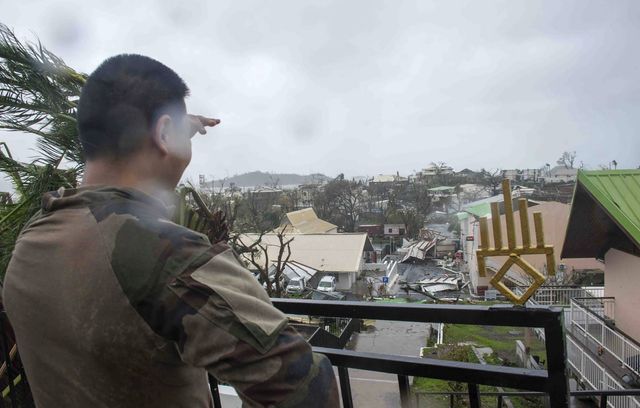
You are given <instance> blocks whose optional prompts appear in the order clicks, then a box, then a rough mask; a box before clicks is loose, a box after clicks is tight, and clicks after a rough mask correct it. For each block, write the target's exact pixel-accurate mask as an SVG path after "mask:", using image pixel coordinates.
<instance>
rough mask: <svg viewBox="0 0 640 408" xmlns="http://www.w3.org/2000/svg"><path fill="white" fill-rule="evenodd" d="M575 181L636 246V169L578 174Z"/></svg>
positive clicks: (639, 173)
mask: <svg viewBox="0 0 640 408" xmlns="http://www.w3.org/2000/svg"><path fill="white" fill-rule="evenodd" d="M578 182H579V183H581V184H582V185H583V186H584V187H585V188H586V189H587V190H588V191H589V192H590V193H591V195H592V196H593V198H595V199H596V200H597V201H598V202H599V203H600V205H602V206H603V207H604V209H605V210H606V211H607V212H608V213H609V216H611V217H612V218H613V219H614V221H615V222H616V223H617V224H618V225H619V226H620V227H621V228H623V229H624V230H625V232H626V233H627V234H628V235H630V237H631V238H633V240H635V241H636V243H637V244H639V245H640V170H604V171H580V172H579V173H578Z"/></svg>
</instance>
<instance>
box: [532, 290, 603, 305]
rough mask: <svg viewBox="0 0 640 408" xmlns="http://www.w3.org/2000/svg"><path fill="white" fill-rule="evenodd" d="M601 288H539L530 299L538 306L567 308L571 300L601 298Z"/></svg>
mask: <svg viewBox="0 0 640 408" xmlns="http://www.w3.org/2000/svg"><path fill="white" fill-rule="evenodd" d="M602 296H604V288H603V287H577V286H541V287H540V288H539V289H538V290H537V291H536V293H534V295H533V296H532V297H531V299H532V300H534V301H535V302H536V304H538V305H543V306H547V305H553V306H569V305H570V304H571V299H574V298H588V297H602Z"/></svg>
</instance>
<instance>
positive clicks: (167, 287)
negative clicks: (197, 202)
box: [4, 187, 339, 408]
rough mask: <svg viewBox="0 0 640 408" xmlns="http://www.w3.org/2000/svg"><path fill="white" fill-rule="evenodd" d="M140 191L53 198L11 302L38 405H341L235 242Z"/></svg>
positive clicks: (19, 268) (24, 238) (327, 370)
mask: <svg viewBox="0 0 640 408" xmlns="http://www.w3.org/2000/svg"><path fill="white" fill-rule="evenodd" d="M168 216H169V214H168V211H167V208H166V207H165V206H164V205H162V203H161V202H160V201H158V200H156V199H155V198H152V197H150V196H147V195H145V194H143V193H141V192H139V191H136V190H133V189H116V188H109V187H101V188H82V189H78V190H60V191H58V192H53V193H48V194H45V196H44V198H43V207H42V210H41V211H40V212H39V213H38V214H37V215H36V216H35V217H34V218H33V219H32V220H31V221H30V223H29V224H28V226H27V227H26V228H25V229H24V231H23V232H22V234H21V235H20V237H19V239H18V242H17V244H16V248H15V251H14V254H13V257H12V259H11V263H10V264H9V268H8V271H7V275H6V278H5V287H4V300H5V306H6V309H7V313H8V315H9V318H10V320H11V322H12V324H13V326H14V328H15V332H16V336H17V341H18V346H19V348H20V353H21V356H22V359H23V362H24V366H25V368H26V373H27V377H28V379H29V382H30V384H31V387H32V390H33V393H34V397H35V400H36V403H37V405H38V407H40V408H49V407H54V408H58V407H74V408H75V407H78V408H88V407H136V408H141V407H154V408H157V407H189V408H193V407H196V408H199V407H211V406H212V400H211V395H210V392H209V388H208V382H207V375H206V374H207V371H208V372H209V373H211V374H212V375H214V376H215V377H216V378H218V379H219V380H220V381H224V382H227V383H229V384H232V385H233V386H234V387H235V389H236V390H237V391H238V394H239V395H240V397H241V398H242V400H243V402H244V404H245V406H250V407H258V406H278V407H279V406H282V407H289V406H305V407H333V406H339V402H338V391H337V385H336V382H335V376H334V373H333V369H332V367H331V364H330V363H329V361H328V360H327V358H326V357H324V356H322V355H319V354H314V353H312V352H311V349H310V346H309V344H308V343H307V342H305V341H304V339H303V338H302V337H301V336H300V335H299V334H298V333H297V332H296V331H295V330H294V329H293V328H291V327H290V326H289V325H288V323H287V319H286V317H285V316H284V315H283V314H282V313H281V312H280V311H278V310H277V309H275V308H274V307H273V306H272V305H271V302H270V300H269V298H268V296H267V294H266V293H265V291H264V290H263V289H262V287H261V286H260V285H259V284H258V282H257V281H256V279H255V278H254V277H253V276H252V275H251V273H250V272H248V271H247V270H246V269H245V268H244V267H242V266H241V265H240V264H239V263H238V261H237V260H236V258H235V256H234V254H233V252H232V251H231V249H230V248H229V247H228V246H227V245H226V244H223V243H218V244H215V245H211V244H210V243H209V241H208V240H207V238H206V237H205V236H203V235H201V234H198V233H196V232H194V231H192V230H189V229H186V228H183V227H181V226H178V225H176V224H174V223H172V222H170V221H168Z"/></svg>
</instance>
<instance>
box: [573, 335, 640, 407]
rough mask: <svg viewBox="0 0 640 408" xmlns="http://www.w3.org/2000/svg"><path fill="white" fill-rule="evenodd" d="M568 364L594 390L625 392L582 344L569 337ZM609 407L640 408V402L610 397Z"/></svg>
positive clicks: (620, 397)
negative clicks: (586, 351) (585, 350)
mask: <svg viewBox="0 0 640 408" xmlns="http://www.w3.org/2000/svg"><path fill="white" fill-rule="evenodd" d="M567 362H568V363H569V366H571V367H572V368H573V370H574V371H575V372H577V373H579V374H580V378H579V380H580V381H581V382H582V383H583V384H584V385H586V386H588V388H591V389H594V390H623V389H624V388H625V387H623V386H622V384H620V383H619V382H618V381H616V380H615V379H614V378H613V377H612V376H611V375H609V373H607V370H606V369H605V368H604V367H603V366H601V365H600V364H599V363H598V362H597V361H595V360H594V359H593V358H592V357H591V356H590V355H589V354H587V353H585V352H584V350H583V349H582V347H581V346H580V344H578V343H576V342H575V341H574V340H573V339H572V338H571V337H567ZM607 406H608V407H611V408H640V402H638V400H636V398H634V397H624V396H617V397H613V396H611V397H608V399H607Z"/></svg>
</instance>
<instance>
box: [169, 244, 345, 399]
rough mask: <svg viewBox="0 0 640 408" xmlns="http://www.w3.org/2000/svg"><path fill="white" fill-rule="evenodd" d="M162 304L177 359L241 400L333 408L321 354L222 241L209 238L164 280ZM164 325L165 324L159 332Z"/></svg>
mask: <svg viewBox="0 0 640 408" xmlns="http://www.w3.org/2000/svg"><path fill="white" fill-rule="evenodd" d="M169 289H170V291H171V292H172V293H173V294H174V295H175V296H174V298H173V299H174V300H173V301H174V302H175V304H173V305H165V307H166V308H165V311H166V312H168V313H169V314H170V315H171V316H170V317H169V318H168V319H166V320H165V321H167V322H174V323H173V327H171V328H165V330H163V331H165V332H167V331H172V332H173V333H175V335H176V338H177V339H178V346H179V349H180V353H181V356H182V358H183V360H184V361H185V362H187V363H189V364H191V365H194V366H200V367H204V368H206V369H207V370H208V371H209V372H210V373H211V374H212V375H213V376H215V377H216V378H217V379H219V380H220V381H223V382H227V383H229V384H231V385H233V386H234V388H235V389H236V390H237V391H238V394H239V395H240V397H241V398H242V400H243V401H244V403H245V404H246V405H247V406H251V407H253V406H256V407H258V406H277V407H295V406H305V407H337V406H339V402H338V390H337V384H336V381H335V375H334V372H333V369H332V366H331V363H330V362H329V361H328V359H327V358H326V357H325V356H323V355H321V354H316V353H313V352H312V351H311V347H310V346H309V344H308V343H307V342H306V341H305V340H304V339H303V338H302V336H300V335H299V334H298V333H297V332H296V331H295V330H294V329H293V328H292V327H291V326H289V325H288V321H287V318H286V317H285V316H284V315H283V314H282V313H281V312H280V311H279V310H277V309H276V308H275V307H273V305H272V304H271V301H270V300H269V297H268V296H267V294H266V292H265V291H264V289H263V288H262V287H261V286H260V284H259V283H258V282H257V280H256V279H255V278H254V277H253V275H252V274H251V273H250V272H249V271H247V270H246V269H245V268H244V267H243V266H242V265H240V263H239V262H238V261H237V260H236V258H235V256H234V254H233V252H232V251H231V249H229V248H228V247H227V246H226V245H224V244H216V245H214V246H213V247H211V248H210V249H209V250H207V251H206V252H205V253H203V254H202V255H201V256H199V257H198V259H197V260H195V261H194V262H192V263H191V265H190V267H188V268H186V269H185V270H184V271H183V272H182V273H180V274H179V275H178V276H177V277H176V278H175V280H173V281H172V282H171V283H170V284H169ZM167 329H168V330H167Z"/></svg>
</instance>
